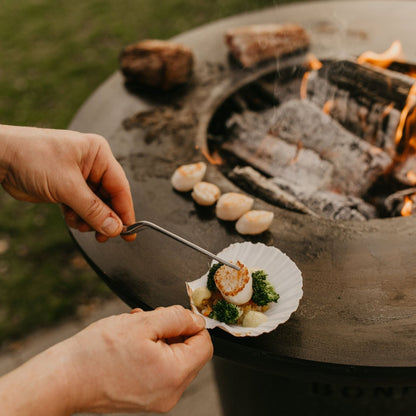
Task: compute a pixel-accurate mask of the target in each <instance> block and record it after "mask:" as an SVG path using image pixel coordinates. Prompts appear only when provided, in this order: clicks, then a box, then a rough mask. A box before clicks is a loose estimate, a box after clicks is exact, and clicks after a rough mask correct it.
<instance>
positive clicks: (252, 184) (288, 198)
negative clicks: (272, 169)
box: [229, 166, 377, 221]
mask: <svg viewBox="0 0 416 416" xmlns="http://www.w3.org/2000/svg"><path fill="white" fill-rule="evenodd" d="M229 176H230V179H232V180H233V181H235V182H236V183H238V184H239V185H240V186H242V187H244V188H245V189H247V190H249V191H251V192H253V193H256V194H257V195H258V196H259V197H261V198H263V199H264V200H266V201H268V202H269V203H272V204H274V205H277V206H281V207H284V208H288V209H291V210H293V211H297V212H301V213H307V214H310V215H313V216H317V215H318V216H322V217H326V218H330V219H333V220H359V221H364V220H368V219H370V218H376V216H377V211H376V209H375V207H374V206H372V205H370V204H368V203H366V202H365V201H364V200H362V199H361V198H355V197H351V196H346V195H340V194H337V193H335V192H331V191H326V190H318V191H316V190H313V189H310V188H309V187H308V186H302V185H298V184H294V183H290V182H289V181H286V180H283V179H281V178H266V177H265V176H263V175H261V174H260V173H259V172H257V171H256V170H254V169H253V168H251V167H249V166H246V167H244V168H240V167H235V168H234V169H233V170H232V172H231V173H230V175H229Z"/></svg>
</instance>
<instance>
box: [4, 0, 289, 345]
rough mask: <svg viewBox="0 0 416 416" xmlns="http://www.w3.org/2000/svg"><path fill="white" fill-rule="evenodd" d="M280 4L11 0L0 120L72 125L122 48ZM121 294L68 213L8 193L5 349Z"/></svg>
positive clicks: (272, 0)
mask: <svg viewBox="0 0 416 416" xmlns="http://www.w3.org/2000/svg"><path fill="white" fill-rule="evenodd" d="M278 3H279V4H280V3H283V2H278V1H276V0H221V1H218V0H212V1H206V2H202V1H200V0H160V1H158V2H155V1H154V0H136V1H135V0H117V1H114V0H88V1H85V0H72V1H70V2H68V1H63V0H19V1H15V0H3V1H2V4H1V7H0V22H1V24H0V61H1V62H2V64H1V65H0V122H2V123H4V124H15V125H27V126H30V125H33V126H42V127H50V128H66V127H67V126H68V124H69V123H70V120H71V118H72V117H73V115H74V114H75V112H76V110H77V109H78V108H79V107H80V105H81V104H82V103H83V101H84V100H85V99H86V98H87V97H88V96H89V95H90V94H91V93H92V92H93V91H94V90H95V88H97V87H98V86H99V85H100V84H101V83H102V82H103V81H104V80H105V79H106V78H107V77H108V76H110V75H111V74H112V73H113V72H114V71H115V70H117V67H118V55H119V53H120V51H121V49H122V48H123V47H124V46H125V45H127V44H130V43H134V42H136V41H138V40H140V39H144V38H159V39H168V38H170V37H172V36H174V35H176V34H178V33H181V32H183V31H185V30H189V29H191V28H193V27H196V26H199V25H201V24H203V23H206V22H209V21H213V20H216V19H219V18H222V17H225V16H228V15H232V14H236V13H240V12H246V11H249V10H253V9H257V8H262V7H266V6H271V5H275V4H278ZM111 296H113V295H112V294H111V293H110V291H109V290H108V289H107V287H106V286H105V285H104V284H103V283H102V282H101V281H100V280H99V279H98V277H97V276H96V275H95V274H94V273H93V272H92V271H91V270H90V269H89V267H88V266H87V265H86V263H85V262H84V261H83V259H82V257H81V256H80V254H79V253H78V252H77V249H76V247H75V246H74V244H73V242H72V240H71V239H70V237H69V234H68V232H67V229H66V227H65V224H64V222H63V220H62V217H61V214H60V211H59V209H58V208H57V207H56V206H53V205H47V204H45V205H34V204H26V203H22V202H17V201H15V200H13V199H11V198H10V197H9V196H8V195H7V194H5V192H4V191H2V190H0V346H1V345H4V344H6V343H8V342H10V341H12V340H14V339H17V338H19V337H22V336H24V335H26V334H28V333H30V332H31V331H33V330H35V329H38V328H40V327H44V326H48V325H53V324H56V323H58V322H60V320H62V319H63V318H65V317H68V316H74V315H76V314H77V313H78V311H79V307H80V305H88V304H91V303H94V302H97V301H99V300H101V299H105V298H108V297H111Z"/></svg>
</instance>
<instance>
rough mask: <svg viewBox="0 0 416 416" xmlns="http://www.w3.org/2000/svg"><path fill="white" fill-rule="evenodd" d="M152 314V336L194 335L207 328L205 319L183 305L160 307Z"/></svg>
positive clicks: (150, 328) (163, 337) (162, 337)
mask: <svg viewBox="0 0 416 416" xmlns="http://www.w3.org/2000/svg"><path fill="white" fill-rule="evenodd" d="M150 314H151V319H152V325H151V326H149V331H151V334H150V336H151V337H152V338H153V339H154V340H155V341H156V340H159V339H168V338H175V337H178V336H181V335H194V334H196V333H197V332H199V331H201V330H202V329H204V328H205V320H204V319H203V318H202V317H201V316H198V315H196V314H194V313H193V312H191V311H190V310H188V309H185V308H183V307H182V306H179V305H175V306H169V307H167V308H158V309H156V310H154V311H152V312H149V317H150Z"/></svg>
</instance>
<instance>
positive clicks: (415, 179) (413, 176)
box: [406, 170, 416, 185]
mask: <svg viewBox="0 0 416 416" xmlns="http://www.w3.org/2000/svg"><path fill="white" fill-rule="evenodd" d="M406 178H407V179H408V180H409V181H410V182H411V183H412V185H415V184H416V172H414V171H413V170H409V172H407V173H406Z"/></svg>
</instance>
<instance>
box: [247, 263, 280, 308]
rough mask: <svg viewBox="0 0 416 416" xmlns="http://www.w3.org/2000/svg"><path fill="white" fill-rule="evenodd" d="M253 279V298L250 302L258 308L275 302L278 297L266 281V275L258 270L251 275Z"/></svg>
mask: <svg viewBox="0 0 416 416" xmlns="http://www.w3.org/2000/svg"><path fill="white" fill-rule="evenodd" d="M251 277H252V278H253V296H252V297H251V300H252V301H253V302H254V303H256V304H257V305H259V306H265V305H267V304H268V303H270V302H275V303H276V302H277V301H278V299H279V295H278V294H277V293H276V291H275V290H274V288H273V286H272V285H271V284H270V282H268V281H267V273H265V272H264V271H263V270H258V271H256V272H253V273H252V274H251Z"/></svg>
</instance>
